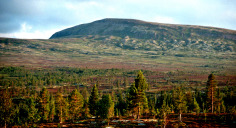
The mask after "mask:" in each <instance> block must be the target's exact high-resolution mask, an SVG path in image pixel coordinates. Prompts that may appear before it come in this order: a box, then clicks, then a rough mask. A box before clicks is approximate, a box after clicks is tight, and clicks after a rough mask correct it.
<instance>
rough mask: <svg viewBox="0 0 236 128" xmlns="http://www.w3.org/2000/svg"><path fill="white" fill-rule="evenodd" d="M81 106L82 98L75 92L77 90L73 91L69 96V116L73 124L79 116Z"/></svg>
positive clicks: (82, 103)
mask: <svg viewBox="0 0 236 128" xmlns="http://www.w3.org/2000/svg"><path fill="white" fill-rule="evenodd" d="M83 105H84V98H83V96H82V95H81V94H80V93H79V92H78V91H77V89H75V90H73V91H72V92H71V94H70V96H69V115H70V119H72V121H73V122H74V120H76V119H78V118H79V116H80V115H81V110H82V107H83Z"/></svg>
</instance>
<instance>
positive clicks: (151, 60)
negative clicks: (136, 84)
mask: <svg viewBox="0 0 236 128" xmlns="http://www.w3.org/2000/svg"><path fill="white" fill-rule="evenodd" d="M235 48H236V31H233V30H226V29H220V28H212V27H202V26H189V25H187V26H186V25H171V24H159V23H150V22H144V21H139V20H127V19H104V20H99V21H95V22H92V23H89V24H82V25H78V26H75V27H72V28H68V29H65V30H62V31H60V32H57V33H55V34H53V35H52V37H51V38H50V39H48V40H23V39H21V40H20V39H8V38H0V49H1V51H0V57H1V61H0V64H1V66H4V65H15V66H30V67H58V66H69V67H84V68H103V69H104V68H124V69H148V70H156V71H174V70H177V69H178V70H186V71H192V70H194V71H204V72H208V73H209V72H212V71H217V72H222V73H224V72H227V73H230V72H231V73H233V74H234V73H235V69H236V67H235Z"/></svg>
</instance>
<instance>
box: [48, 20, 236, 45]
mask: <svg viewBox="0 0 236 128" xmlns="http://www.w3.org/2000/svg"><path fill="white" fill-rule="evenodd" d="M87 35H100V36H108V35H109V36H118V37H122V38H124V37H126V36H129V37H131V38H138V39H154V40H165V39H173V40H175V39H179V40H188V39H189V38H190V39H197V38H200V39H215V40H217V39H221V40H223V39H226V40H233V41H236V31H233V30H227V29H221V28H214V27H203V26H192V25H174V24H162V23H153V22H145V21H140V20H134V19H103V20H98V21H94V22H92V23H88V24H82V25H77V26H74V27H71V28H68V29H65V30H62V31H59V32H56V33H55V34H53V35H52V36H51V37H50V39H55V38H71V37H81V36H87Z"/></svg>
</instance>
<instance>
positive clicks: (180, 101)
mask: <svg viewBox="0 0 236 128" xmlns="http://www.w3.org/2000/svg"><path fill="white" fill-rule="evenodd" d="M173 99H174V105H175V110H176V111H177V112H178V113H179V114H180V121H181V114H182V113H183V112H186V111H187V102H186V96H185V94H184V91H183V89H182V88H181V87H177V88H176V89H174V97H173Z"/></svg>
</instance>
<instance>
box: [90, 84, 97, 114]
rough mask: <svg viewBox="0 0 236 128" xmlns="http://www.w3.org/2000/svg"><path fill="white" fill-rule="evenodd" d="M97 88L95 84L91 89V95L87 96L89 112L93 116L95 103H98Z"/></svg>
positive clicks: (95, 108)
mask: <svg viewBox="0 0 236 128" xmlns="http://www.w3.org/2000/svg"><path fill="white" fill-rule="evenodd" d="M98 97H99V96H98V88H97V85H96V84H95V85H94V87H93V89H92V90H91V95H90V97H89V111H90V114H91V115H93V116H96V111H97V108H98V107H97V104H98Z"/></svg>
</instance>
